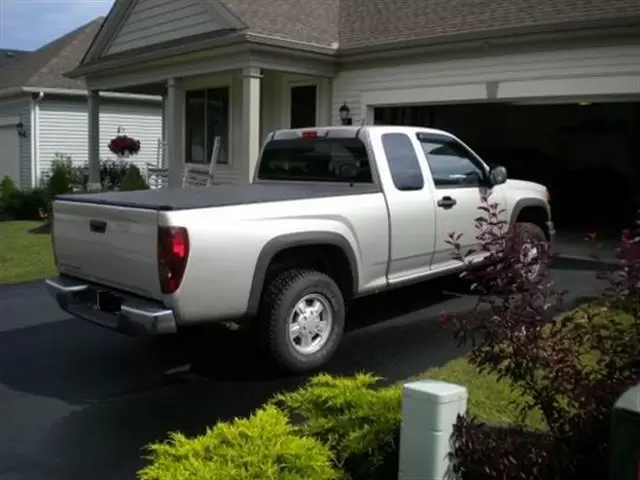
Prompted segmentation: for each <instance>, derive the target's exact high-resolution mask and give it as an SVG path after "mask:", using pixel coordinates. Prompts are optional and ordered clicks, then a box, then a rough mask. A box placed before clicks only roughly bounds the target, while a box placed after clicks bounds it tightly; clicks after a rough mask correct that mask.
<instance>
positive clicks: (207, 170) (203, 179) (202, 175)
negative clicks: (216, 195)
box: [182, 137, 220, 188]
mask: <svg viewBox="0 0 640 480" xmlns="http://www.w3.org/2000/svg"><path fill="white" fill-rule="evenodd" d="M219 155H220V137H216V138H215V139H214V141H213V151H212V152H211V160H210V161H209V165H203V164H198V163H186V164H185V166H184V173H183V174H182V188H187V187H210V186H211V185H213V181H214V176H215V168H216V164H217V163H218V157H219Z"/></svg>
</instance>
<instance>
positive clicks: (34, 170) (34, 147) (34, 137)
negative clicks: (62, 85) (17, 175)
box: [29, 96, 40, 188]
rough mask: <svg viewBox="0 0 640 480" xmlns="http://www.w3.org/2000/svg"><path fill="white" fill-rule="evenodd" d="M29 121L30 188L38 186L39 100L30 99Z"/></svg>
mask: <svg viewBox="0 0 640 480" xmlns="http://www.w3.org/2000/svg"><path fill="white" fill-rule="evenodd" d="M29 107H30V109H29V110H30V112H31V121H30V125H29V127H30V128H29V130H30V132H29V135H30V140H31V188H36V187H37V186H38V177H39V176H40V175H39V173H40V172H39V171H38V168H39V167H38V163H40V162H39V161H38V120H39V117H40V99H39V98H35V96H34V97H32V98H31V100H30V105H29Z"/></svg>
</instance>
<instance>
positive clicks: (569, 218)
mask: <svg viewBox="0 0 640 480" xmlns="http://www.w3.org/2000/svg"><path fill="white" fill-rule="evenodd" d="M374 117H375V123H376V124H387V125H416V126H425V127H433V128H440V129H443V130H447V131H450V132H452V133H453V134H455V135H456V136H458V137H460V138H461V139H462V140H463V141H465V142H466V143H467V144H469V145H470V146H471V147H472V148H473V149H474V150H475V151H476V152H477V153H478V154H479V155H480V156H481V157H482V158H483V159H484V160H485V161H486V162H487V163H489V164H501V165H504V166H505V167H507V170H508V172H509V176H510V177H511V178H518V179H522V180H531V181H535V182H539V183H543V184H545V185H546V186H547V187H548V188H549V190H550V192H551V202H552V208H553V214H554V220H555V222H556V225H557V227H558V229H565V230H566V229H570V230H576V231H581V232H587V231H598V232H605V231H606V232H609V231H611V232H619V231H620V229H621V228H626V227H628V226H629V224H630V222H632V221H633V218H634V214H635V210H636V208H637V207H638V206H640V188H637V187H636V186H637V185H640V183H639V182H640V102H612V103H605V102H602V103H572V104H569V103H564V104H526V103H521V104H515V103H510V104H506V103H504V104H487V103H485V104H461V105H435V106H397V107H381V108H375V109H374Z"/></svg>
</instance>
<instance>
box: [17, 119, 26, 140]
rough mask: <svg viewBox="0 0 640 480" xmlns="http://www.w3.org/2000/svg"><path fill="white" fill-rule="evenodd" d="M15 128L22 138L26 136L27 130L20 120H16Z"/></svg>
mask: <svg viewBox="0 0 640 480" xmlns="http://www.w3.org/2000/svg"><path fill="white" fill-rule="evenodd" d="M16 130H17V131H18V136H20V137H22V138H27V131H26V130H25V128H24V124H23V123H22V122H18V124H17V125H16Z"/></svg>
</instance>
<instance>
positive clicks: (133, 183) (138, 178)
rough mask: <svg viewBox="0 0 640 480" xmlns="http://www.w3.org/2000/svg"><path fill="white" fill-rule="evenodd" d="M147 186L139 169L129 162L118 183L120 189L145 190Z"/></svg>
mask: <svg viewBox="0 0 640 480" xmlns="http://www.w3.org/2000/svg"><path fill="white" fill-rule="evenodd" d="M147 188H149V185H147V182H146V181H145V179H144V177H143V176H142V173H141V172H140V169H139V168H138V167H137V166H136V165H134V164H130V165H129V168H127V173H126V174H125V175H124V178H123V179H122V182H121V183H120V190H146V189H147Z"/></svg>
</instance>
